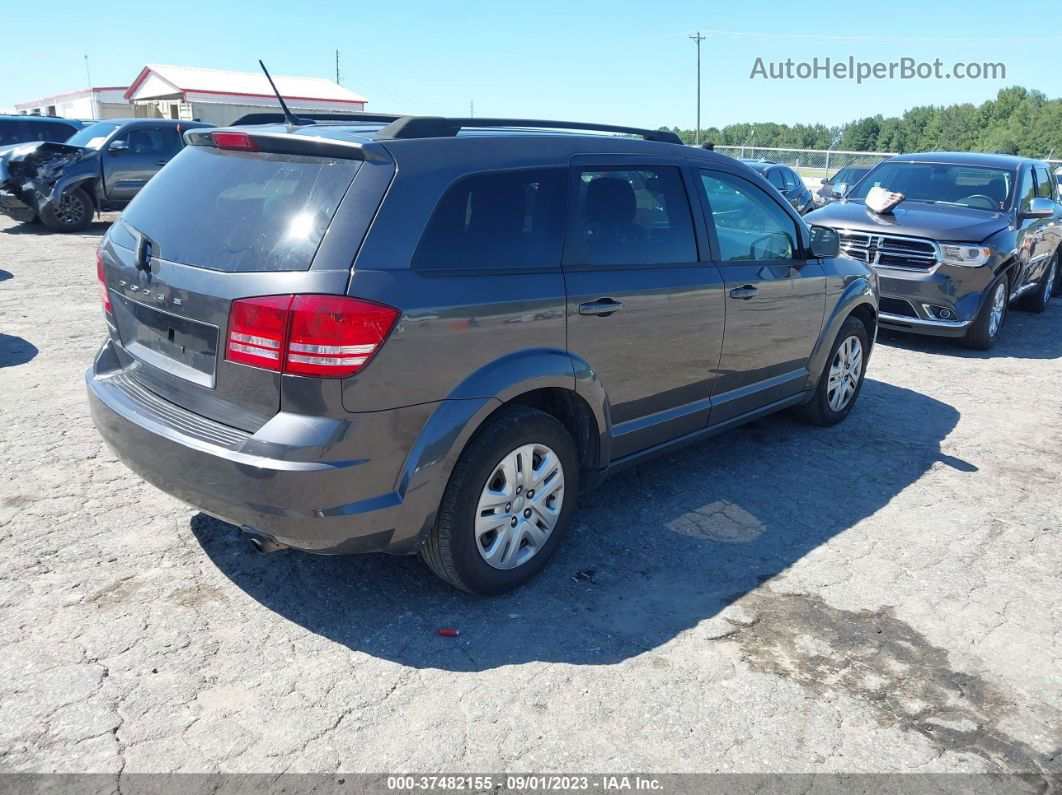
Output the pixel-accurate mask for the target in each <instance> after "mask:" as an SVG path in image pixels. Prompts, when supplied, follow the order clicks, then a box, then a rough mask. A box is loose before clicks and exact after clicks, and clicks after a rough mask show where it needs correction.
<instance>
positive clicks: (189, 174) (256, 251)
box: [123, 146, 361, 272]
mask: <svg viewBox="0 0 1062 795" xmlns="http://www.w3.org/2000/svg"><path fill="white" fill-rule="evenodd" d="M360 165H361V162H360V161H358V160H344V159H338V158H322V157H301V156H293V155H274V154H266V153H253V154H251V153H244V152H231V151H221V150H218V149H214V148H212V147H207V146H188V147H185V148H184V150H183V151H181V153H180V154H178V155H177V156H176V157H175V158H174V159H173V160H172V161H171V162H170V164H169V165H167V166H166V167H165V168H163V169H162V170H161V171H159V173H158V174H156V175H155V176H154V177H153V178H152V179H151V180H150V181H149V182H148V184H147V185H146V186H145V187H144V188H143V189H142V190H141V191H140V193H139V194H137V196H136V198H135V199H134V200H133V201H132V203H131V204H130V205H129V207H128V208H127V209H126V210H125V213H124V214H123V219H124V220H125V221H126V222H127V223H128V224H129V225H131V226H132V227H134V228H135V229H137V230H139V231H140V232H141V233H142V234H144V235H146V236H147V237H149V238H150V239H151V240H152V241H153V242H154V243H155V244H156V245H157V246H158V249H157V250H158V256H159V257H161V258H163V259H166V260H170V261H173V262H179V263H181V264H184V265H194V266H196V267H200V268H208V269H210V270H218V271H227V272H260V271H298V270H307V269H308V268H309V267H310V264H311V262H312V261H313V257H314V254H315V253H316V252H317V247H318V245H319V244H320V242H321V238H322V237H324V233H325V230H327V229H328V225H329V224H330V223H331V222H332V219H333V217H334V216H335V213H336V209H337V208H338V207H339V203H340V202H341V201H342V199H343V196H344V195H345V194H346V191H347V189H348V188H349V187H350V183H351V181H352V180H353V179H354V176H355V175H356V174H357V172H358V168H359V166H360Z"/></svg>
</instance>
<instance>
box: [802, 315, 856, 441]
mask: <svg viewBox="0 0 1062 795" xmlns="http://www.w3.org/2000/svg"><path fill="white" fill-rule="evenodd" d="M869 354H870V338H869V337H868V336H867V328H866V326H864V325H863V323H862V321H860V320H859V318H857V317H849V318H848V319H847V320H845V322H844V325H843V326H841V330H840V332H838V334H837V339H836V340H834V343H833V348H832V349H831V350H830V356H829V358H828V359H827V360H826V369H825V370H824V371H823V373H822V375H821V376H819V384H818V386H817V387H815V393H814V394H813V395H812V397H811V400H809V401H808V402H807V403H804V404H802V405H800V406H796V407H794V408H793V413H794V414H795V415H796V416H797V417H798V418H799V419H801V420H803V421H804V422H808V423H811V424H812V425H836V424H837V423H838V422H840V421H841V420H843V419H844V418H845V417H847V416H848V414H849V412H851V410H852V407H853V406H854V405H855V402H856V398H858V397H859V393H860V392H861V391H862V389H863V376H864V375H865V374H866V363H867V357H868V356H869Z"/></svg>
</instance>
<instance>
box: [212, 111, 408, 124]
mask: <svg viewBox="0 0 1062 795" xmlns="http://www.w3.org/2000/svg"><path fill="white" fill-rule="evenodd" d="M299 118H300V119H306V120H307V121H345V122H350V123H351V124H362V123H372V122H379V123H383V124H390V123H391V122H393V121H397V120H398V119H401V118H402V116H401V114H398V113H361V112H351V113H300V114H299ZM286 123H287V118H286V117H285V116H284V114H283V113H268V112H260V113H248V114H246V115H244V116H240V118H238V119H236V121H234V122H232V123H231V124H229V125H226V126H228V127H245V126H247V125H250V124H286Z"/></svg>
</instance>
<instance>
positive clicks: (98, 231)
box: [0, 218, 114, 237]
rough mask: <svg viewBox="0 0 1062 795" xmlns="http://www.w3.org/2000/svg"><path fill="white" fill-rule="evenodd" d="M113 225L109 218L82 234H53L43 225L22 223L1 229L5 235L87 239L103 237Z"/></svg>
mask: <svg viewBox="0 0 1062 795" xmlns="http://www.w3.org/2000/svg"><path fill="white" fill-rule="evenodd" d="M112 223H114V221H113V219H109V218H108V219H106V220H96V221H93V222H92V223H91V224H89V225H88V226H87V227H86V228H85V229H83V230H81V231H80V232H53V231H52V230H51V229H49V228H48V227H46V226H45V225H44V224H42V223H21V224H12V225H10V226H5V227H4V228H3V229H0V232H3V233H4V234H5V235H40V236H44V235H66V236H70V237H75V236H77V235H84V236H86V237H103V235H104V234H106V232H107V230H108V229H110V226H111V224H112Z"/></svg>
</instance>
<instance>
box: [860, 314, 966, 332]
mask: <svg viewBox="0 0 1062 795" xmlns="http://www.w3.org/2000/svg"><path fill="white" fill-rule="evenodd" d="M878 321H879V322H881V321H884V322H886V323H902V324H903V325H905V326H915V327H923V328H966V327H967V326H969V325H970V324H971V323H973V321H972V320H923V319H922V318H920V317H907V316H906V315H890V314H889V313H888V312H879V313H878Z"/></svg>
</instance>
